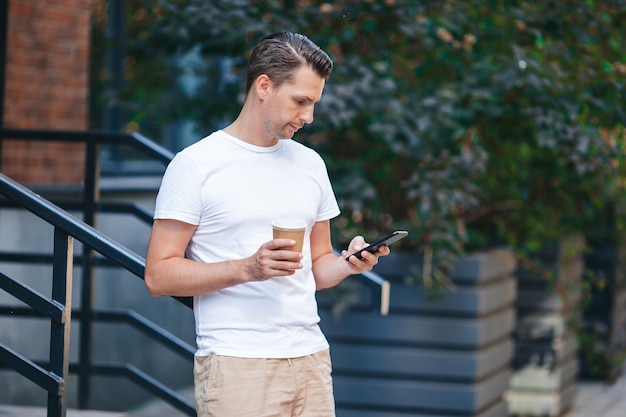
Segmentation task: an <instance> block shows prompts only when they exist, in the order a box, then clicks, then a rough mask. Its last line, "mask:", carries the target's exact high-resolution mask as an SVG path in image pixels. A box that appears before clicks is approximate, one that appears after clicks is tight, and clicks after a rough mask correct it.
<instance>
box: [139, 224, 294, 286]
mask: <svg viewBox="0 0 626 417" xmlns="http://www.w3.org/2000/svg"><path fill="white" fill-rule="evenodd" d="M195 230H196V226H195V225H192V224H189V223H185V222H181V221H178V220H170V219H156V220H155V221H154V224H153V226H152V233H151V235H150V241H149V243H148V252H147V255H146V270H145V281H146V286H147V288H148V291H149V292H150V294H152V295H154V296H159V295H173V296H193V295H198V294H203V293H207V292H212V291H217V290H220V289H222V288H227V287H232V286H234V285H237V284H241V283H244V282H250V281H264V280H266V279H269V278H272V277H275V276H287V275H292V274H293V273H294V272H295V270H296V269H300V268H302V264H301V263H300V259H301V256H302V255H300V254H299V253H297V252H292V251H289V250H282V249H281V248H282V247H285V246H290V245H293V244H294V243H295V242H293V241H291V240H288V239H273V240H271V241H268V242H266V243H264V244H263V245H261V247H260V248H259V249H258V250H257V252H255V253H254V254H253V255H252V256H250V257H248V258H245V259H236V260H228V261H223V262H215V263H202V262H196V261H193V260H190V259H186V258H185V249H186V248H187V245H188V243H189V241H190V240H191V237H192V236H193V234H194V232H195Z"/></svg>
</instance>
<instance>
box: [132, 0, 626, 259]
mask: <svg viewBox="0 0 626 417" xmlns="http://www.w3.org/2000/svg"><path fill="white" fill-rule="evenodd" d="M130 3H131V7H130V9H129V24H130V25H131V26H132V27H133V28H134V29H132V32H131V33H132V34H133V36H132V39H131V42H130V43H129V45H128V55H129V57H128V62H129V66H128V67H129V68H128V73H127V86H128V88H127V89H126V90H124V92H123V95H122V97H121V98H122V99H124V102H125V103H127V106H128V108H129V109H130V110H131V111H132V114H133V121H134V122H135V123H137V124H138V125H139V126H140V129H141V130H144V131H145V129H144V126H146V124H147V122H148V121H151V122H154V120H158V121H160V122H161V123H165V122H170V121H176V120H180V119H192V120H194V121H196V122H197V124H198V125H199V126H201V129H202V130H203V131H211V130H214V129H215V128H216V127H219V125H220V123H223V122H224V121H225V120H230V119H232V118H233V117H234V116H235V115H236V112H237V111H238V109H239V107H240V105H241V102H242V99H243V97H242V91H241V90H242V86H243V72H244V65H245V54H246V52H247V51H249V49H250V48H251V47H252V45H253V44H254V43H256V41H257V40H258V39H260V38H261V37H262V36H264V35H266V34H268V33H271V32H274V31H278V30H295V31H300V32H302V33H305V34H307V35H308V36H310V37H311V38H312V39H313V40H314V41H315V42H317V43H318V44H319V45H320V46H322V47H323V48H324V49H325V50H327V51H328V52H329V53H330V54H331V56H332V57H333V59H334V61H335V64H336V69H335V71H334V74H333V75H332V77H331V79H330V80H329V82H328V83H327V86H326V89H325V92H324V97H323V99H322V101H321V102H320V103H319V106H318V108H317V109H316V115H315V116H316V121H315V123H314V124H313V125H311V126H310V127H308V128H307V129H305V130H304V131H303V132H302V133H299V136H298V138H297V139H298V140H301V141H303V142H306V143H307V144H309V145H310V146H313V147H315V148H316V149H318V150H319V151H320V152H321V153H322V154H323V156H324V158H325V159H326V161H327V163H328V167H329V171H330V174H331V178H332V180H333V183H334V186H335V190H336V193H337V195H338V198H339V199H340V204H341V206H342V209H343V214H342V216H341V218H340V219H338V220H337V221H336V222H335V224H336V226H337V227H336V230H337V236H336V238H337V239H338V243H341V244H343V243H345V241H347V240H348V239H349V238H351V237H352V236H353V235H354V234H355V233H360V234H364V235H365V236H368V237H370V236H371V237H375V236H377V235H380V234H382V233H384V232H385V231H389V230H390V229H396V228H405V229H407V230H410V231H411V234H410V239H406V242H405V241H403V242H402V243H401V244H400V243H399V244H398V246H399V247H400V248H404V249H406V250H414V251H416V252H421V251H423V250H424V248H428V251H429V253H430V251H431V250H432V253H433V261H434V264H435V265H438V266H439V267H444V266H445V265H446V263H445V261H446V260H447V259H448V258H449V256H450V255H458V254H461V253H463V252H464V251H465V250H467V249H474V248H477V247H484V246H488V245H493V244H500V243H508V244H510V245H512V246H513V247H514V248H525V249H528V250H533V249H537V248H538V247H540V246H541V245H543V244H545V243H546V242H547V241H550V240H552V239H554V238H556V237H559V236H562V235H564V234H571V233H573V232H581V231H582V232H583V233H586V234H597V233H598V231H600V230H602V231H603V232H602V233H604V234H607V233H610V236H609V237H611V238H615V239H617V237H618V236H619V234H620V232H621V231H623V219H622V218H621V217H620V216H618V217H617V218H616V217H615V214H616V213H618V214H619V213H620V212H619V209H621V208H622V207H623V202H622V198H623V197H622V196H623V195H624V193H623V191H624V186H623V178H624V177H623V172H622V170H623V150H622V146H623V141H624V133H623V132H624V120H626V114H625V109H626V106H624V97H625V95H626V94H625V86H624V80H625V77H626V56H625V53H624V51H626V44H625V41H624V36H625V34H626V30H625V29H626V28H625V27H624V25H625V23H624V22H626V11H625V10H626V8H625V7H624V5H625V4H624V1H623V0H612V1H603V2H595V1H586V2H581V1H572V0H570V1H556V0H555V1H551V0H542V1H520V0H517V1H504V0H502V1H496V0H491V1H485V0H464V1H453V0H443V1H437V2H434V1H421V2H409V1H406V2H405V1H389V0H387V1H382V0H351V1H336V2H320V1H307V2H298V1H291V2H288V1H284V2H279V1H273V2H249V1H244V0H232V1H225V0H221V1H212V2H206V1H203V0H187V1H182V0H178V1H177V0H158V1H155V2H149V3H145V2H140V1H133V2H130ZM148 4H149V5H148ZM137 16H140V17H141V19H138V18H137ZM192 50H195V51H196V52H197V54H198V56H199V57H200V58H201V59H200V60H199V61H198V63H197V65H195V64H189V65H187V66H186V67H185V68H184V69H185V70H187V71H195V72H196V73H197V74H198V75H199V77H200V78H201V79H202V80H203V82H202V83H201V84H200V85H198V86H197V88H196V89H195V90H194V91H192V92H187V93H185V94H181V93H180V92H179V89H176V88H173V86H172V83H174V81H172V80H173V79H175V76H176V75H177V72H176V71H179V70H180V68H179V69H176V68H175V66H173V65H172V60H171V57H173V56H181V55H182V54H184V53H188V52H189V51H192ZM165 57H169V58H168V59H165ZM224 58H228V59H227V60H224ZM155 61H158V62H159V63H160V64H159V65H156V62H155ZM225 62H226V63H227V64H228V68H227V71H224V66H223V65H224V63H225ZM131 64H132V65H131ZM616 208H617V209H618V210H616ZM616 226H618V227H619V228H616Z"/></svg>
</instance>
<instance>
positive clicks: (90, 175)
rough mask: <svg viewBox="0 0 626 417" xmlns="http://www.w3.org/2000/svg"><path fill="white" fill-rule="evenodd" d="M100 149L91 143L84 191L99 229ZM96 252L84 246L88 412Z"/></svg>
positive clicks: (82, 394)
mask: <svg viewBox="0 0 626 417" xmlns="http://www.w3.org/2000/svg"><path fill="white" fill-rule="evenodd" d="M98 153H99V145H98V144H97V143H96V142H94V141H90V140H88V141H87V149H86V157H85V185H84V191H83V210H84V211H83V220H84V221H85V223H87V224H88V225H90V226H94V227H95V226H96V211H97V204H98V201H99V200H100V192H99V188H100V187H99V184H98V183H99V176H100V175H99V173H100V164H99V157H98ZM94 278H95V274H94V268H93V250H92V249H91V248H90V247H88V246H87V245H83V264H82V287H81V294H80V346H79V357H80V360H79V367H78V381H79V383H78V407H79V408H81V409H87V408H89V407H90V403H91V368H92V363H93V299H94V293H95V283H94Z"/></svg>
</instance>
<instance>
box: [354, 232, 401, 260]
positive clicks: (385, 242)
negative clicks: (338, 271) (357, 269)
mask: <svg viewBox="0 0 626 417" xmlns="http://www.w3.org/2000/svg"><path fill="white" fill-rule="evenodd" d="M408 235H409V232H407V231H405V230H396V231H395V232H393V233H391V234H389V235H387V236H384V237H381V238H380V239H378V240H377V241H375V242H372V243H370V244H369V246H366V247H364V248H363V249H361V250H360V251H357V252H354V253H353V254H351V255H349V256H348V257H347V258H346V261H347V260H348V259H349V258H350V256H356V257H357V258H359V259H363V258H362V257H361V252H363V251H364V250H366V251H368V252H370V253H374V252H376V251H377V250H378V247H379V246H389V245H391V244H392V243H393V242H397V241H398V240H400V239H403V238H405V237H407V236H408Z"/></svg>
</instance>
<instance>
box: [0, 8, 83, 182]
mask: <svg viewBox="0 0 626 417" xmlns="http://www.w3.org/2000/svg"><path fill="white" fill-rule="evenodd" d="M90 6H91V0H9V22H8V36H7V59H6V69H5V77H6V78H5V97H4V108H3V112H4V127H7V128H20V129H54V130H85V129H86V128H87V123H88V81H89V80H88V75H89V67H88V65H89V25H90ZM83 149H84V147H83V146H82V145H79V144H71V143H49V142H23V141H14V140H5V141H4V142H3V144H2V161H1V163H2V165H1V166H0V167H1V169H2V172H3V173H5V174H6V175H8V176H10V177H12V178H13V179H15V180H17V181H20V182H24V183H39V184H74V183H78V182H80V181H81V180H82V177H83V166H84V165H83V160H84V151H83Z"/></svg>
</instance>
